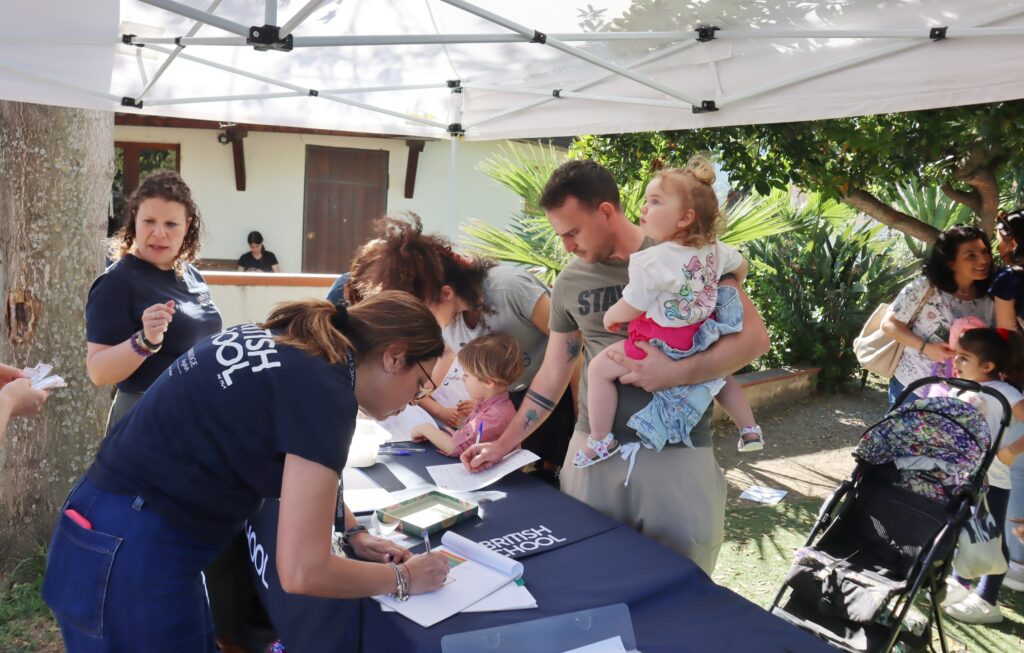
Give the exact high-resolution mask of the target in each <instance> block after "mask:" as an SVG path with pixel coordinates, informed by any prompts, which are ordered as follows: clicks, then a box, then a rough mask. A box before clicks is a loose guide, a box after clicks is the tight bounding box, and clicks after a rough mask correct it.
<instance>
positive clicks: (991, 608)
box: [946, 593, 1003, 624]
mask: <svg viewBox="0 0 1024 653" xmlns="http://www.w3.org/2000/svg"><path fill="white" fill-rule="evenodd" d="M946 614H947V615H949V616H950V617H952V618H953V619H956V620H957V621H962V622H964V623H965V624H997V623H999V622H1000V621H1002V620H1003V613H1002V611H1001V610H1000V609H999V606H998V605H993V604H991V603H989V602H988V601H986V600H985V599H983V598H981V597H980V596H978V595H977V594H973V593H972V594H971V595H970V596H968V597H967V598H966V599H964V600H963V601H960V602H959V603H954V604H953V605H951V606H949V607H948V608H946Z"/></svg>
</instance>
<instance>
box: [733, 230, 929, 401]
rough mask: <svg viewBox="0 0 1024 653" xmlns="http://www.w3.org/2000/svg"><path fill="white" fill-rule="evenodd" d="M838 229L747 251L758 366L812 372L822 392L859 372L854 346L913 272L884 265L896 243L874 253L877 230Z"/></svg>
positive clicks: (791, 235) (793, 236) (799, 234)
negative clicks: (764, 343)
mask: <svg viewBox="0 0 1024 653" xmlns="http://www.w3.org/2000/svg"><path fill="white" fill-rule="evenodd" d="M840 224H842V223H840V222H838V221H836V222H830V221H828V220H821V221H817V222H813V223H810V224H809V225H808V226H807V227H805V228H804V229H801V230H799V231H794V232H792V233H789V234H785V235H782V236H774V237H772V238H767V239H763V240H758V241H754V242H751V243H749V244H748V246H747V249H748V253H749V259H750V267H751V271H750V276H749V277H748V280H747V283H746V284H745V287H746V290H747V292H748V293H749V294H750V298H751V300H752V301H753V302H754V304H755V305H756V306H757V307H758V310H759V311H760V312H761V316H762V317H763V318H764V321H765V324H767V326H768V332H769V334H770V335H771V339H772V348H771V351H770V352H769V353H768V354H767V355H766V356H764V357H763V358H762V359H761V360H760V364H761V365H763V366H765V367H778V366H780V365H801V364H802V365H815V366H819V367H821V368H822V372H821V374H820V375H819V377H818V378H819V383H820V384H821V386H822V387H823V388H825V389H828V390H835V389H836V388H838V386H839V385H840V384H841V383H842V382H843V381H845V380H846V379H847V378H849V377H850V376H851V375H852V374H853V373H854V372H855V371H856V370H857V369H859V367H858V365H857V360H856V359H855V358H854V356H853V350H852V343H853V339H854V338H855V337H856V336H857V334H858V333H859V332H860V329H861V327H862V326H863V325H864V322H865V321H866V320H867V318H868V316H869V315H870V314H871V311H872V310H874V308H875V306H877V305H878V304H879V302H882V301H888V300H889V299H891V298H892V296H893V295H895V294H896V292H898V290H899V289H900V288H901V287H902V286H903V284H904V283H906V281H907V279H908V278H909V277H910V275H911V274H912V273H913V271H914V267H915V265H916V263H911V264H907V265H903V266H894V265H893V264H892V263H891V250H892V248H893V247H894V246H895V244H896V242H895V241H889V242H888V243H883V244H882V245H881V246H880V244H879V234H880V232H881V231H882V227H881V226H871V225H857V224H855V223H854V222H852V221H847V222H846V223H845V225H844V226H836V225H840Z"/></svg>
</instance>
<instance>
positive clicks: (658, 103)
mask: <svg viewBox="0 0 1024 653" xmlns="http://www.w3.org/2000/svg"><path fill="white" fill-rule="evenodd" d="M465 88H469V89H476V90H479V91H494V92H498V93H522V94H526V95H543V96H546V97H555V98H573V99H578V100H594V101H597V102H619V103H623V104H638V105H640V106H645V107H667V108H669V109H689V108H690V105H689V104H686V103H684V102H679V101H677V100H654V99H645V98H636V97H625V96H621V95H592V94H589V93H577V92H576V91H565V90H562V89H556V90H554V91H548V90H545V89H541V88H524V87H521V86H488V85H485V84H472V83H470V84H465Z"/></svg>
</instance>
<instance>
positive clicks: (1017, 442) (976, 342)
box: [943, 328, 1024, 624]
mask: <svg viewBox="0 0 1024 653" xmlns="http://www.w3.org/2000/svg"><path fill="white" fill-rule="evenodd" d="M1022 339H1024V336H1021V334H1020V333H1018V332H1016V331H1007V330H1006V329H990V328H985V329H970V330H968V331H964V332H963V334H962V335H961V336H960V339H959V340H958V341H957V343H956V355H955V356H954V357H953V367H954V369H955V370H956V375H957V376H958V377H959V378H962V379H969V380H971V381H977V382H978V383H981V384H982V385H984V386H987V387H989V388H992V389H993V390H996V391H998V392H999V393H1000V394H1002V395H1003V397H1004V398H1005V399H1006V401H1007V403H1009V404H1010V407H1011V408H1012V409H1013V418H1014V419H1013V421H1011V422H1010V426H1009V427H1007V428H1006V430H1005V431H1004V432H1003V439H1002V442H1001V443H1000V448H999V451H998V455H997V456H996V458H994V459H993V460H992V464H991V466H990V467H989V469H988V485H989V488H988V508H989V512H990V513H991V514H992V517H993V519H995V521H996V523H997V524H998V525H999V530H1000V531H1002V530H1003V528H1004V527H1005V523H1006V508H1007V505H1008V503H1009V500H1010V468H1009V466H1008V465H1009V464H1011V463H1012V462H1013V459H1014V458H1015V457H1016V454H1017V453H1019V452H1020V449H1021V448H1022V445H1024V439H1022V438H1021V435H1022V434H1024V422H1022V421H1021V420H1024V395H1022V394H1021V392H1020V390H1019V386H1020V384H1021V382H1022V381H1024V358H1022V355H1024V346H1022V345H1024V342H1022ZM953 396H956V397H958V398H960V399H962V400H964V401H966V402H967V403H969V404H971V405H973V406H975V407H976V408H977V409H978V410H979V411H981V414H982V415H984V416H985V419H986V421H987V422H988V426H989V432H990V433H991V436H992V442H993V443H994V442H995V438H996V435H997V434H998V433H999V429H1000V426H1001V425H1000V422H1001V421H1002V418H1003V408H1002V404H1000V402H999V400H998V399H996V398H995V397H992V396H990V395H988V394H985V393H978V392H969V391H962V392H957V393H954V395H953ZM1003 557H1004V558H1006V559H1007V560H1008V559H1009V552H1008V550H1007V547H1006V542H1005V540H1004V541H1003ZM1004 577H1005V574H999V575H991V576H982V577H981V579H980V580H979V582H978V585H977V587H976V588H974V591H973V593H972V592H971V591H970V589H971V588H970V586H969V583H968V580H967V579H964V578H961V577H959V576H957V575H955V574H954V576H953V578H952V579H947V581H946V585H947V598H946V600H945V601H944V602H943V605H944V606H945V610H946V614H948V615H949V616H951V617H953V618H954V619H956V620H958V621H963V622H966V623H974V624H987V623H998V622H1000V621H1002V620H1003V615H1002V613H1001V612H1000V610H999V605H998V604H997V603H996V600H997V598H998V596H999V590H1000V588H1001V587H1002V585H1003V578H1004Z"/></svg>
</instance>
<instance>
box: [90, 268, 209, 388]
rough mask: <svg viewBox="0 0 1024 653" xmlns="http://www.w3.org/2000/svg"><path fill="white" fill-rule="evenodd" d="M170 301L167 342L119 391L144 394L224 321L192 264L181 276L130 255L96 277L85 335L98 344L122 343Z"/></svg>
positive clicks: (201, 276) (119, 386) (121, 384)
mask: <svg viewBox="0 0 1024 653" xmlns="http://www.w3.org/2000/svg"><path fill="white" fill-rule="evenodd" d="M170 299H173V300H174V311H175V312H174V318H173V319H172V320H171V324H170V326H168V327H167V332H166V333H164V341H163V346H162V347H161V348H160V351H159V352H157V353H155V354H153V355H152V356H150V357H149V358H147V359H146V360H145V361H144V362H143V363H142V365H140V366H139V369H137V370H135V372H134V373H133V374H132V375H131V376H129V377H128V378H127V379H125V380H124V381H121V382H120V383H118V384H117V387H118V389H120V390H123V391H125V392H145V391H146V389H147V388H149V386H150V384H152V383H153V381H154V380H156V378H157V377H158V376H159V375H160V373H161V372H163V371H164V370H165V369H167V366H168V365H170V364H171V363H173V362H174V360H175V359H176V358H178V356H180V355H181V354H183V353H185V352H186V351H187V350H188V349H189V348H190V347H192V345H194V344H196V343H197V342H199V341H200V340H202V339H203V338H205V337H207V336H209V335H212V334H214V333H217V332H218V331H220V330H221V328H222V326H223V320H221V316H220V311H219V310H217V305H216V304H214V303H213V300H212V299H211V298H210V289H209V287H207V285H206V281H205V280H204V279H203V275H201V274H200V273H199V270H197V269H195V268H194V267H192V266H191V265H189V266H186V268H185V272H184V275H183V276H181V277H179V276H178V275H177V274H176V273H175V272H174V270H161V269H160V268H158V267H156V266H154V265H152V264H151V263H147V262H146V261H143V260H142V259H139V258H136V257H135V256H132V255H131V254H127V255H125V256H124V257H123V258H122V259H121V260H119V261H117V262H116V263H114V264H113V265H111V266H110V267H109V268H107V270H106V271H105V272H104V273H103V274H101V275H100V276H98V277H96V280H95V281H93V283H92V288H90V289H89V299H88V301H87V303H86V305H85V333H86V339H87V340H88V341H89V342H93V343H96V344H98V345H111V346H112V345H119V344H121V343H122V342H124V341H125V340H127V339H128V338H129V336H131V335H132V334H133V333H135V332H136V331H139V330H140V329H142V313H143V312H144V311H145V310H146V309H147V308H149V307H150V306H152V305H153V304H162V303H164V302H166V301H167V300H170Z"/></svg>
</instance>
